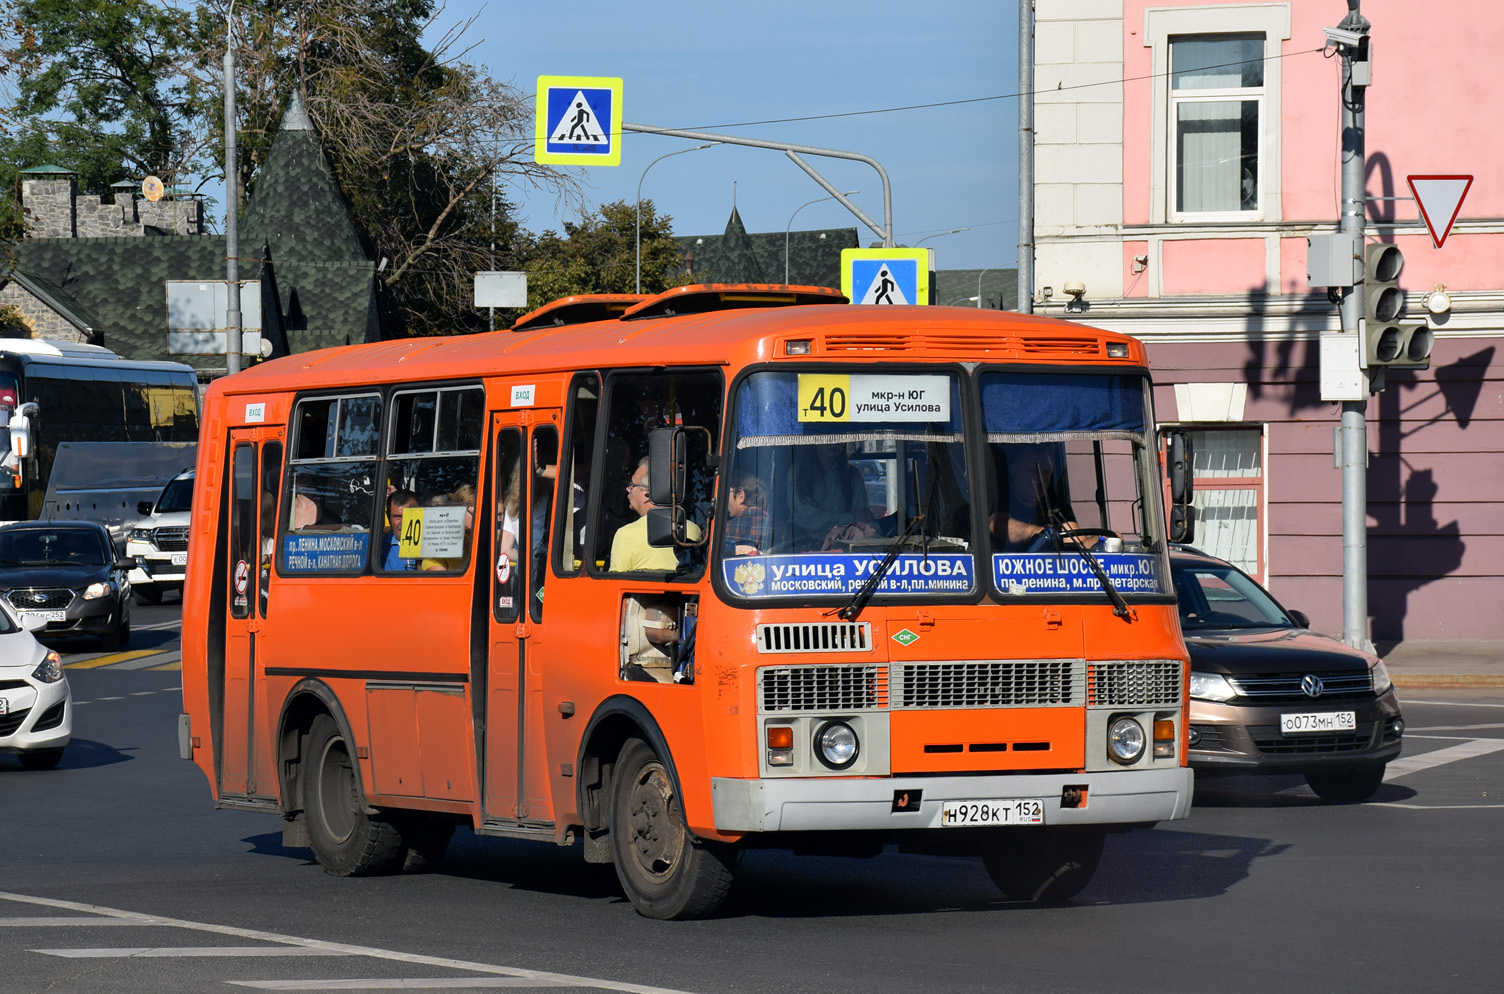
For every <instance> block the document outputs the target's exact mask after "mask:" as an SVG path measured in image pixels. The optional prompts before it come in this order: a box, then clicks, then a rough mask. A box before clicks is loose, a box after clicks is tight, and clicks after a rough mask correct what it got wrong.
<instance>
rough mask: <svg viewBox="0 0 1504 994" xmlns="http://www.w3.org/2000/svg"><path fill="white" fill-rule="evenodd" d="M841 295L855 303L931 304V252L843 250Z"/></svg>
mask: <svg viewBox="0 0 1504 994" xmlns="http://www.w3.org/2000/svg"><path fill="white" fill-rule="evenodd" d="M841 292H842V293H844V294H845V295H846V296H847V297H848V298H850V300H851V302H852V303H853V304H928V303H929V302H930V250H929V249H927V248H875V249H860V248H858V249H842V250H841Z"/></svg>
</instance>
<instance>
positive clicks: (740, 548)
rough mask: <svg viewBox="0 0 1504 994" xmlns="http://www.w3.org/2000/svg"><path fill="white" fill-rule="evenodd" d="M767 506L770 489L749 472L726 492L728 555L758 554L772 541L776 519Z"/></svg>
mask: <svg viewBox="0 0 1504 994" xmlns="http://www.w3.org/2000/svg"><path fill="white" fill-rule="evenodd" d="M767 505H768V491H767V488H766V487H764V486H763V485H762V481H761V480H759V479H758V478H757V477H755V476H753V475H751V474H750V473H749V474H746V475H744V476H742V477H740V478H738V479H737V481H736V483H734V484H733V485H732V486H731V488H730V489H729V490H728V491H727V492H726V534H725V536H724V544H725V546H726V555H728V556H755V555H758V554H760V553H761V552H763V551H764V550H765V549H767V547H768V546H769V545H771V544H772V540H773V521H772V519H771V518H769V517H768V512H767Z"/></svg>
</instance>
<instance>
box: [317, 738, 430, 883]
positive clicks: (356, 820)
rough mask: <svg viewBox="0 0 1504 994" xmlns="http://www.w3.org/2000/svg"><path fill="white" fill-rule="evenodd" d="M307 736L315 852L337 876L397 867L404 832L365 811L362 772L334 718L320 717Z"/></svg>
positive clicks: (322, 863)
mask: <svg viewBox="0 0 1504 994" xmlns="http://www.w3.org/2000/svg"><path fill="white" fill-rule="evenodd" d="M307 742H308V749H307V752H306V753H305V755H306V756H307V763H308V766H307V769H306V770H305V771H304V773H303V776H302V781H303V812H304V815H303V817H304V820H305V821H307V823H308V844H309V848H311V849H312V850H313V855H314V857H315V858H316V859H317V860H318V861H319V864H320V865H321V866H323V868H324V869H325V871H327V872H329V873H332V874H334V875H335V876H337V877H358V876H367V875H370V874H375V873H388V872H390V871H392V870H395V869H397V867H398V866H400V865H401V863H402V860H403V858H404V853H405V847H404V845H403V840H402V833H401V832H400V831H398V829H397V826H396V825H394V824H393V823H392V822H391V821H389V820H387V819H385V818H382V817H380V816H373V815H368V814H366V805H365V798H364V797H362V795H361V791H360V774H359V772H358V771H357V770H356V768H355V761H354V759H353V758H352V757H351V755H350V747H349V745H348V744H347V743H346V742H345V737H344V735H342V734H340V730H339V726H338V725H337V724H335V722H334V719H333V718H331V717H329V715H327V714H321V715H319V716H318V717H317V718H315V719H314V720H313V724H312V725H311V726H310V727H309V729H308V739H307Z"/></svg>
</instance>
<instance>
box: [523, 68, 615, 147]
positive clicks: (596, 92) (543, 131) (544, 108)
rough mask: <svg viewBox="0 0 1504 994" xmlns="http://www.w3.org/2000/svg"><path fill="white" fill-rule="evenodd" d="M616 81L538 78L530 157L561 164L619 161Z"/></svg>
mask: <svg viewBox="0 0 1504 994" xmlns="http://www.w3.org/2000/svg"><path fill="white" fill-rule="evenodd" d="M621 122H622V116H621V80H620V79H615V78H612V77H606V76H539V77H538V97H537V105H536V109H535V111H534V125H533V160H534V161H535V162H546V163H551V164H553V165H561V166H618V165H621Z"/></svg>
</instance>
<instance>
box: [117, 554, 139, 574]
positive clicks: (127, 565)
mask: <svg viewBox="0 0 1504 994" xmlns="http://www.w3.org/2000/svg"><path fill="white" fill-rule="evenodd" d="M115 568H116V569H119V570H125V571H126V572H127V573H129V572H130V571H131V570H133V569H135V568H136V561H135V560H134V559H128V558H126V557H124V556H121V557H120V558H119V559H117V560H115Z"/></svg>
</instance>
